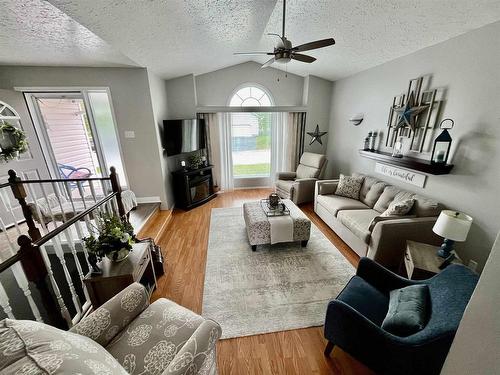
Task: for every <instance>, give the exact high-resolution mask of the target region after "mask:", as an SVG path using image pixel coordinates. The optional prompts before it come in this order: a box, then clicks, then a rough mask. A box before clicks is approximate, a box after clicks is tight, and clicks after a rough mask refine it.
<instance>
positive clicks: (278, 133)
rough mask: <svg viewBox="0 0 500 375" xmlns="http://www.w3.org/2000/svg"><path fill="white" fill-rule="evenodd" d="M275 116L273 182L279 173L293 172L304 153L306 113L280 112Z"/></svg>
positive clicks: (272, 150) (272, 160)
mask: <svg viewBox="0 0 500 375" xmlns="http://www.w3.org/2000/svg"><path fill="white" fill-rule="evenodd" d="M273 116H276V117H275V120H274V121H273V125H274V126H273V134H272V147H271V181H272V182H273V183H274V182H276V175H277V173H278V172H292V171H295V169H296V168H297V165H298V162H299V159H300V156H301V155H302V153H303V152H304V129H305V112H280V113H275V114H274V115H273Z"/></svg>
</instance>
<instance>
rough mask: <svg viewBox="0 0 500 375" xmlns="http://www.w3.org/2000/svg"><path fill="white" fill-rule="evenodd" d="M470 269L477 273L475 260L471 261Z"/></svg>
mask: <svg viewBox="0 0 500 375" xmlns="http://www.w3.org/2000/svg"><path fill="white" fill-rule="evenodd" d="M468 267H469V268H470V269H471V270H473V271H477V262H476V261H475V260H472V259H471V260H469V265H468Z"/></svg>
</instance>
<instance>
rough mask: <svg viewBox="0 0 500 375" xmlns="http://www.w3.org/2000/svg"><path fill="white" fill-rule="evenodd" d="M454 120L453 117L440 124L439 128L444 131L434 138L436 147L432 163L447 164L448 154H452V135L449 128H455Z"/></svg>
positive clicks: (433, 150)
mask: <svg viewBox="0 0 500 375" xmlns="http://www.w3.org/2000/svg"><path fill="white" fill-rule="evenodd" d="M454 124H455V123H454V121H453V120H452V119H451V118H447V119H444V120H443V121H441V123H440V124H439V128H440V129H443V132H442V133H441V134H439V135H438V136H437V138H436V139H435V140H434V147H433V149H432V156H431V163H432V164H446V162H447V161H448V156H449V155H450V148H451V135H450V133H449V132H448V129H451V128H453V125H454Z"/></svg>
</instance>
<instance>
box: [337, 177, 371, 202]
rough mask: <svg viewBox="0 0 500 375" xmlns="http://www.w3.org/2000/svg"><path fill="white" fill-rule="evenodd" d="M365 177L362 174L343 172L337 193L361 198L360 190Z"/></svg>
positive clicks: (347, 196) (357, 198)
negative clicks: (347, 174) (350, 174)
mask: <svg viewBox="0 0 500 375" xmlns="http://www.w3.org/2000/svg"><path fill="white" fill-rule="evenodd" d="M363 179H364V177H362V176H356V177H354V176H344V175H343V174H341V175H340V179H339V184H338V185H337V190H335V195H340V196H342V197H346V198H352V199H356V200H359V192H360V190H361V184H362V183H363Z"/></svg>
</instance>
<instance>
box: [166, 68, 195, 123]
mask: <svg viewBox="0 0 500 375" xmlns="http://www.w3.org/2000/svg"><path fill="white" fill-rule="evenodd" d="M166 87H167V93H168V99H169V100H168V116H169V117H168V119H169V120H176V119H187V118H195V117H196V105H197V104H196V88H195V80H194V76H193V75H192V74H189V75H187V76H183V77H178V78H173V79H169V80H168V81H166Z"/></svg>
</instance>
